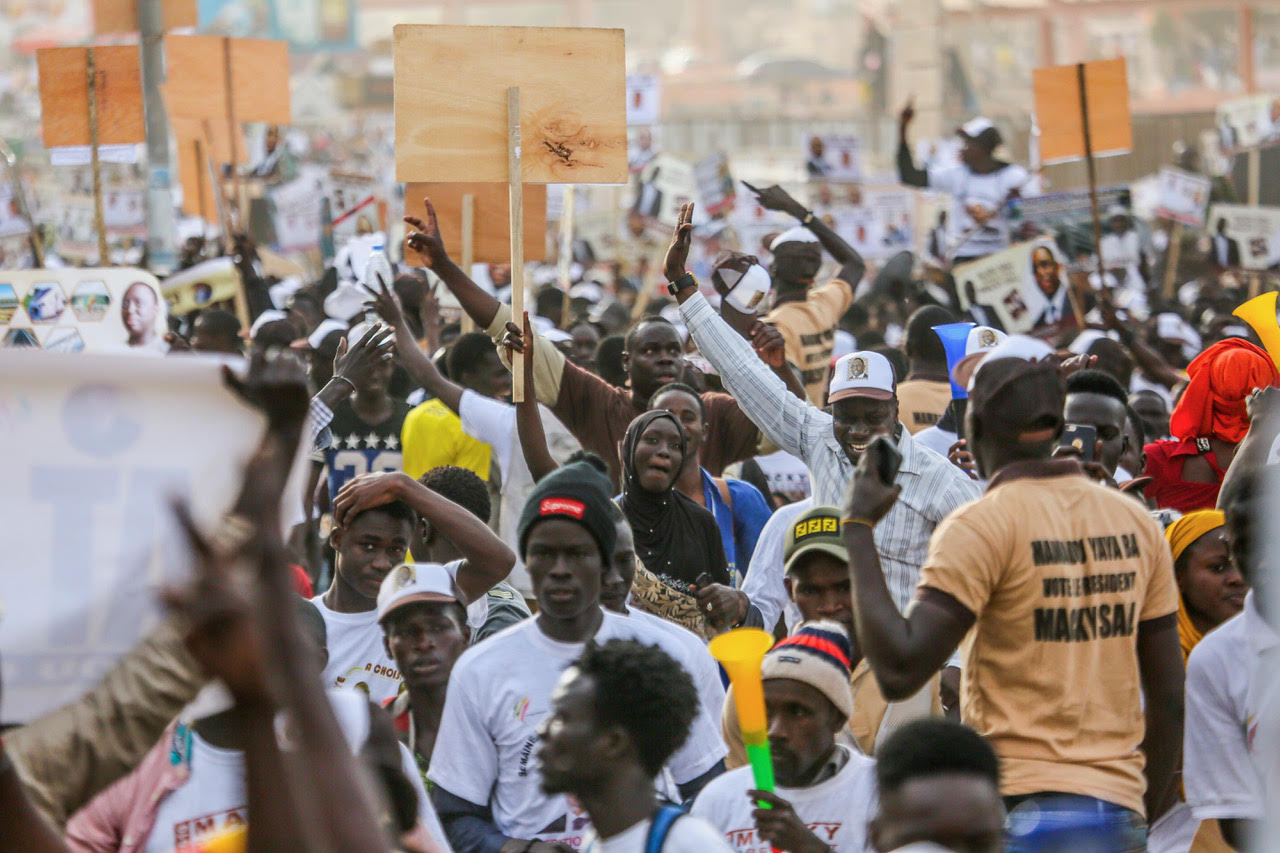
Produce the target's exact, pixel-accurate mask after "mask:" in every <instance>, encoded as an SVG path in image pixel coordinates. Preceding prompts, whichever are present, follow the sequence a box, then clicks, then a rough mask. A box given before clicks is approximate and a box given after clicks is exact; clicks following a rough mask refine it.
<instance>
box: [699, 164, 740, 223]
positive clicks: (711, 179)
mask: <svg viewBox="0 0 1280 853" xmlns="http://www.w3.org/2000/svg"><path fill="white" fill-rule="evenodd" d="M693 175H694V180H696V181H697V184H698V196H699V201H700V204H701V205H702V209H703V211H704V212H705V213H706V214H707V215H708V216H710V217H712V218H713V219H720V218H722V217H724V216H725V215H726V214H728V213H729V211H731V210H733V202H734V197H735V196H736V195H737V192H738V191H737V188H736V186H735V185H734V183H733V175H732V174H730V172H729V158H728V157H727V156H726V155H725V154H724V152H717V153H715V154H709V155H707V156H706V157H703V158H702V159H701V160H699V161H698V162H697V163H694V164H693Z"/></svg>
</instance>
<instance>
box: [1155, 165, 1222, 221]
mask: <svg viewBox="0 0 1280 853" xmlns="http://www.w3.org/2000/svg"><path fill="white" fill-rule="evenodd" d="M1212 183H1213V182H1212V181H1210V180H1209V178H1207V177H1205V176H1204V175H1197V174H1195V173H1193V172H1184V171H1183V170H1182V169H1178V168H1175V167H1173V166H1164V167H1162V168H1161V169H1160V184H1159V187H1160V190H1159V192H1160V195H1159V199H1158V200H1157V202H1156V215H1157V216H1163V217H1164V218H1165V219H1169V220H1172V221H1174V222H1180V223H1182V224H1183V225H1189V226H1191V227H1192V228H1199V227H1200V226H1202V225H1204V212H1205V208H1206V207H1208V206H1209V188H1210V187H1211V186H1212Z"/></svg>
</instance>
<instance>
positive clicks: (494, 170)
mask: <svg viewBox="0 0 1280 853" xmlns="http://www.w3.org/2000/svg"><path fill="white" fill-rule="evenodd" d="M625 53H626V44H625V40H624V37H623V31H622V30H620V29H579V28H570V27H452V26H434V25H417V24H400V25H397V26H396V27H395V80H394V85H395V124H396V180H399V181H405V182H410V181H435V182H440V181H447V182H455V181H462V182H470V181H481V182H485V183H490V182H492V183H506V182H507V88H508V87H510V86H519V87H520V108H521V109H520V122H521V134H522V152H521V153H522V168H523V173H524V182H525V183H528V184H556V183H572V184H620V183H625V182H626V180H627V113H626V106H627V105H626V76H627V75H626V57H625Z"/></svg>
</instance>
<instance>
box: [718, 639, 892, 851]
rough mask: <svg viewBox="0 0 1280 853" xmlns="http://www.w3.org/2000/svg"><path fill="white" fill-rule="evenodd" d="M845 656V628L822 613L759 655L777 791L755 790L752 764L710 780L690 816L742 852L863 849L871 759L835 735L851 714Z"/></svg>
mask: <svg viewBox="0 0 1280 853" xmlns="http://www.w3.org/2000/svg"><path fill="white" fill-rule="evenodd" d="M851 656H852V652H851V649H850V646H849V638H848V636H847V635H846V634H845V632H844V628H843V627H842V626H841V625H840V624H838V623H836V622H826V621H817V622H806V623H805V624H804V625H802V626H801V627H800V630H798V631H796V633H794V634H792V635H791V636H790V637H787V638H786V639H785V640H780V641H779V642H778V644H777V645H776V646H774V647H773V648H772V649H771V650H770V651H769V652H768V653H767V654H766V655H765V656H764V662H763V664H762V666H761V676H762V677H763V679H764V701H765V708H766V710H767V713H768V720H769V751H770V754H771V756H772V759H773V775H774V779H775V780H776V781H777V784H778V787H777V790H776V791H774V792H772V793H770V792H766V791H758V790H754V787H755V786H754V784H753V783H752V770H751V768H750V767H739V768H738V769H736V770H730V771H729V772H728V773H725V774H724V775H723V776H721V777H719V778H718V779H715V780H714V781H712V782H711V783H710V784H709V785H707V787H706V788H704V789H703V790H702V793H701V794H699V795H698V798H697V800H695V801H694V803H693V814H695V815H697V816H698V817H702V818H705V819H706V820H707V821H708V822H709V823H710V824H711V825H712V826H714V827H715V828H716V829H718V830H720V832H722V833H724V836H725V838H726V839H727V840H728V841H729V843H730V844H731V845H732V846H733V847H734V848H735V849H736V850H738V851H740V853H748V851H754V850H757V849H759V848H760V847H763V846H764V845H765V844H769V845H771V846H772V847H774V848H775V849H778V850H786V851H789V853H830V851H836V852H837V853H845V851H848V853H853V851H862V850H865V849H866V846H867V822H868V820H869V819H870V818H871V816H872V814H873V813H874V806H873V804H874V803H875V796H876V794H875V762H874V761H872V760H871V759H870V758H867V757H866V756H864V755H860V754H858V753H857V752H856V751H855V750H853V749H851V748H850V747H848V746H843V745H841V744H838V743H836V734H837V733H838V732H840V731H842V730H843V729H844V727H845V723H846V721H847V720H848V719H849V715H850V714H851V713H853V698H852V696H851V695H850V693H849V664H850V660H851Z"/></svg>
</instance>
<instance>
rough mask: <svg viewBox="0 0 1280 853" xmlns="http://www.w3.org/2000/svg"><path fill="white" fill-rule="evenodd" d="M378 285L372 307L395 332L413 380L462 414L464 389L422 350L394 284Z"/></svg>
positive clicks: (401, 359)
mask: <svg viewBox="0 0 1280 853" xmlns="http://www.w3.org/2000/svg"><path fill="white" fill-rule="evenodd" d="M378 285H379V287H378V292H377V293H375V294H374V299H373V303H372V306H373V308H374V309H375V310H376V311H377V312H378V316H380V317H381V318H382V319H383V320H386V321H387V322H388V323H389V324H390V325H391V328H392V329H394V330H395V343H396V356H397V357H398V358H399V359H400V363H401V364H402V365H404V369H405V370H406V371H407V372H408V374H409V378H410V379H412V380H413V381H414V382H416V383H417V384H418V385H419V387H421V388H424V389H426V391H427V393H429V394H431V395H432V396H433V397H436V398H437V399H439V400H440V402H442V403H444V404H445V405H446V406H448V407H449V408H450V409H451V410H452V411H453V413H454V414H461V412H462V392H463V390H464V389H463V387H462V386H461V385H459V384H458V383H456V382H452V381H450V380H449V379H447V378H445V376H444V374H442V373H441V372H440V370H439V369H438V368H437V367H436V366H435V363H434V362H432V361H431V359H430V358H429V357H428V356H427V354H426V353H424V352H423V351H422V350H421V349H419V348H418V342H417V341H416V340H414V338H413V331H412V330H411V329H410V328H409V323H408V321H407V320H405V317H404V310H403V308H401V306H400V299H399V297H397V296H396V294H395V291H394V290H392V289H391V285H390V284H388V283H387V282H384V281H381V280H379V282H378ZM487 295H488V294H486V296H487Z"/></svg>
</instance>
